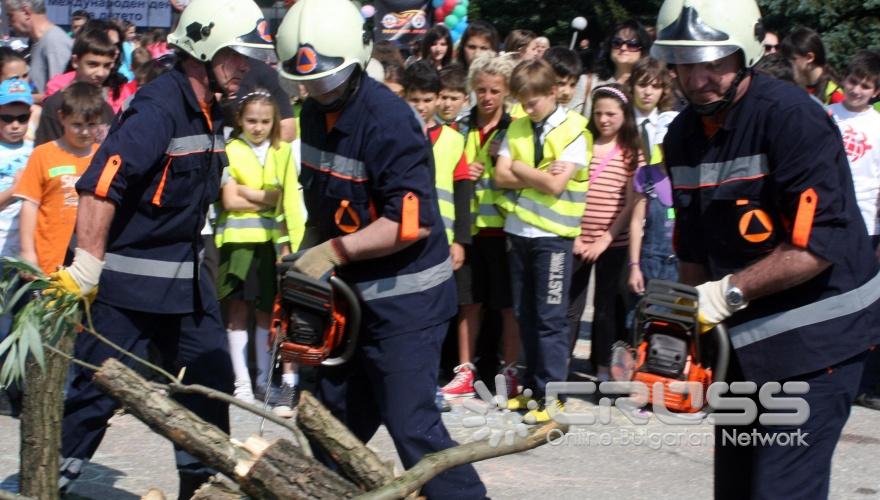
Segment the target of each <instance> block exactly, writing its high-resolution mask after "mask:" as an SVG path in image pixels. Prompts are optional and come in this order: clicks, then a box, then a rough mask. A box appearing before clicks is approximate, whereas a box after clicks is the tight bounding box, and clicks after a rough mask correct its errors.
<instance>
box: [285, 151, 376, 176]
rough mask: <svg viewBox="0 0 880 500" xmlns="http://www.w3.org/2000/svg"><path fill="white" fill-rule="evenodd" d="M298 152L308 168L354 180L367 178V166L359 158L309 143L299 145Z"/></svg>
mask: <svg viewBox="0 0 880 500" xmlns="http://www.w3.org/2000/svg"><path fill="white" fill-rule="evenodd" d="M300 154H301V155H302V164H303V165H304V166H307V167H309V168H312V169H315V170H320V171H321V172H329V173H330V174H332V175H335V176H337V177H340V178H343V179H349V180H351V181H354V182H364V181H366V180H367V167H365V166H364V162H362V161H360V160H355V159H353V158H346V157H345V156H342V155H338V154H336V153H330V152H327V151H321V150H320V149H318V148H316V147H313V146H311V145H309V144H303V145H302V146H301V153H300Z"/></svg>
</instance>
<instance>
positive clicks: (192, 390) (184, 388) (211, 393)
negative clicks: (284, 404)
mask: <svg viewBox="0 0 880 500" xmlns="http://www.w3.org/2000/svg"><path fill="white" fill-rule="evenodd" d="M156 385H157V386H158V387H164V388H167V389H168V391H169V392H172V393H174V392H180V393H186V394H201V395H202V396H205V397H208V398H211V399H216V400H218V401H223V402H224V403H229V404H231V405H235V406H237V407H239V408H241V409H243V410H246V411H249V412H251V413H253V414H254V415H257V416H259V417H263V418H265V419H266V420H268V421H270V422H272V423H273V424H276V425H280V426H281V427H284V428H285V429H287V430H289V431H290V432H291V433H292V434H293V436H294V438H295V439H296V441H297V444H298V445H299V447H300V448H302V452H303V453H304V454H305V455H307V456H310V457H311V456H314V455H313V454H312V448H311V446H309V441H308V439H306V437H305V436H304V435H303V433H302V431H301V430H300V428H299V427H297V426H296V424H295V423H293V422H292V421H290V420H289V419H286V418H281V417H279V416H278V415H275V414H274V413H272V412H270V411H266V410H265V409H263V408H260V407H259V406H257V405H252V404H250V403H245V402H244V401H241V400H240V399H238V398H236V397H235V396H230V395H229V394H226V393H225V392H220V391H218V390H215V389H211V388H210V387H206V386H204V385H198V384H191V385H184V384H168V385H164V384H156Z"/></svg>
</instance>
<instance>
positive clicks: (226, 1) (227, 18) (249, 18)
mask: <svg viewBox="0 0 880 500" xmlns="http://www.w3.org/2000/svg"><path fill="white" fill-rule="evenodd" d="M168 43H169V44H171V45H174V46H175V47H178V48H180V49H181V50H183V51H184V52H186V53H187V54H189V55H191V56H192V57H194V58H196V59H198V60H200V61H203V62H209V61H211V59H213V58H214V56H215V55H216V54H217V52H219V51H220V49H222V48H224V47H229V48H230V49H233V50H235V51H236V52H238V53H240V54H242V55H245V56H248V57H251V58H253V59H257V60H260V61H265V62H271V61H274V60H275V52H274V49H275V47H274V46H273V45H272V36H271V35H270V34H269V23H268V21H266V19H264V18H263V12H262V11H261V10H260V8H259V7H258V6H257V4H255V3H254V2H253V1H251V0H193V1H192V2H191V3H190V4H189V5H188V6H187V7H186V9H185V10H184V11H183V13H181V14H180V21H179V22H178V24H177V29H175V30H174V33H171V34H170V35H168Z"/></svg>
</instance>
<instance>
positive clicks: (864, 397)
mask: <svg viewBox="0 0 880 500" xmlns="http://www.w3.org/2000/svg"><path fill="white" fill-rule="evenodd" d="M855 403H856V404H857V405H859V406H864V407H865V408H870V409H871V410H880V395H878V394H870V393H863V394H859V395H858V397H856V401H855Z"/></svg>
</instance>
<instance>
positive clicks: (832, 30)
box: [468, 0, 880, 70]
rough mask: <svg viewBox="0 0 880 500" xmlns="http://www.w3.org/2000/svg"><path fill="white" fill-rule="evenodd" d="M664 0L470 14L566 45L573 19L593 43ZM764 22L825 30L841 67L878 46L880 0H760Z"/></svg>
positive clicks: (498, 6)
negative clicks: (584, 24)
mask: <svg viewBox="0 0 880 500" xmlns="http://www.w3.org/2000/svg"><path fill="white" fill-rule="evenodd" d="M719 1H720V0H719ZM662 3H663V2H662V0H596V1H591V2H587V1H584V0H581V1H577V0H472V1H471V2H470V7H469V12H468V18H469V19H485V20H487V21H490V22H492V23H493V24H494V25H495V26H496V27H497V28H498V31H499V32H500V33H501V36H502V37H503V36H504V35H506V34H507V33H508V32H509V31H510V30H512V29H514V28H521V29H529V30H532V31H535V32H538V33H543V34H544V35H545V36H547V37H548V38H550V41H551V42H552V43H554V44H568V42H569V40H570V39H571V33H572V31H571V27H570V23H571V20H572V19H573V18H575V17H577V16H584V17H586V18H587V20H588V21H589V26H588V27H587V29H586V33H584V35H585V36H587V37H588V38H590V40H591V41H592V42H593V46H594V47H596V44H597V43H598V42H599V41H601V40H602V39H603V38H604V37H605V36H606V35H607V33H608V31H609V30H610V29H611V28H612V27H613V26H614V25H615V24H617V23H619V22H621V21H623V20H626V19H629V18H634V19H637V20H639V21H641V22H642V23H644V24H645V25H648V26H652V25H654V24H655V22H656V20H657V12H658V11H659V10H660V5H661V4H662ZM758 4H759V5H760V7H761V12H762V14H763V15H764V20H765V24H767V25H768V26H769V28H770V29H773V30H775V31H777V32H779V33H780V34H782V35H785V33H787V32H788V31H790V30H791V29H792V28H794V27H795V26H798V25H801V26H807V27H810V28H813V29H815V30H816V31H818V32H819V33H821V34H822V39H823V40H824V42H825V49H826V52H827V54H828V60H829V61H830V62H831V65H832V66H833V67H835V68H838V69H841V70H842V69H843V68H845V66H846V61H847V59H848V58H849V56H851V55H852V54H854V53H855V52H856V51H857V50H859V49H863V48H871V49H880V0H834V1H828V0H758Z"/></svg>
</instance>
